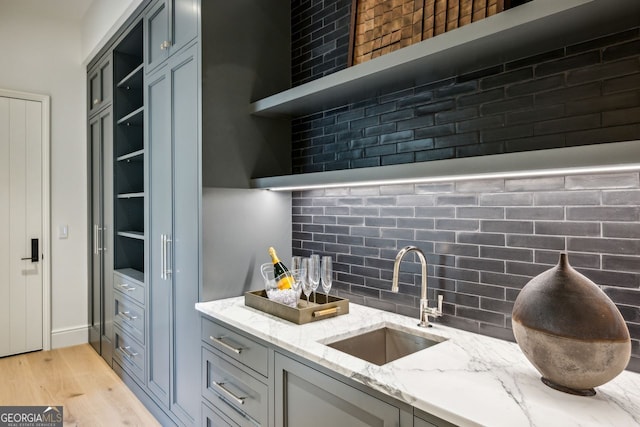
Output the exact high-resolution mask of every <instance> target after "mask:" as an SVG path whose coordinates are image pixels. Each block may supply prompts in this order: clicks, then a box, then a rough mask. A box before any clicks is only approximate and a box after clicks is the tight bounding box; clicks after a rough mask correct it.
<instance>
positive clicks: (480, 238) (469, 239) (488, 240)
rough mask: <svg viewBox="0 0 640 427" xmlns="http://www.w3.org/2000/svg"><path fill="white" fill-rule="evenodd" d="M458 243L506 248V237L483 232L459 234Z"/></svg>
mask: <svg viewBox="0 0 640 427" xmlns="http://www.w3.org/2000/svg"><path fill="white" fill-rule="evenodd" d="M457 234H458V235H457V242H458V243H472V244H476V245H490V246H504V244H505V235H504V234H497V233H496V234H492V233H481V232H475V233H473V232H470V233H466V232H458V233H457Z"/></svg>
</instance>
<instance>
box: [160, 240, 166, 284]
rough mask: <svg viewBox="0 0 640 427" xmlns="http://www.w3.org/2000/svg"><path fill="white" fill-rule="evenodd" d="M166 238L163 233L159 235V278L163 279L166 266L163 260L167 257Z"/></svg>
mask: <svg viewBox="0 0 640 427" xmlns="http://www.w3.org/2000/svg"><path fill="white" fill-rule="evenodd" d="M166 253H167V239H166V237H165V235H164V234H161V235H160V279H162V280H165V279H166V278H167V276H166V267H165V262H166V259H167V256H166Z"/></svg>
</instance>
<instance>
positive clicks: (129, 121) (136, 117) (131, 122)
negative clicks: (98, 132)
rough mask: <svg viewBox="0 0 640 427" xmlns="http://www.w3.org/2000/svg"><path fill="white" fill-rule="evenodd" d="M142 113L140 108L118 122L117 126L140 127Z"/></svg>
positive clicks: (142, 110) (142, 109)
mask: <svg viewBox="0 0 640 427" xmlns="http://www.w3.org/2000/svg"><path fill="white" fill-rule="evenodd" d="M143 112H144V107H140V108H138V109H137V110H135V111H132V112H131V113H129V114H127V115H126V116H124V117H123V118H121V119H120V120H118V124H119V125H126V126H142V119H143V114H142V113H143Z"/></svg>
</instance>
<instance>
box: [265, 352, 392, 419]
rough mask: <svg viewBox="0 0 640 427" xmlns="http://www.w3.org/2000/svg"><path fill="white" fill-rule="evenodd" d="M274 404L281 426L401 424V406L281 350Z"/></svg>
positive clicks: (276, 366)
mask: <svg viewBox="0 0 640 427" xmlns="http://www.w3.org/2000/svg"><path fill="white" fill-rule="evenodd" d="M275 406H276V410H275V421H276V425H278V426H305V427H316V426H317V427H325V426H349V427H357V426H381V427H382V426H384V427H392V426H393V427H396V426H399V425H402V424H401V411H400V409H399V408H397V407H395V406H393V405H391V404H389V403H387V402H384V401H382V400H379V399H377V398H375V397H373V396H371V395H369V394H367V393H364V392H362V391H360V390H358V389H356V388H353V387H351V386H349V385H347V384H345V383H343V382H341V381H338V380H336V379H334V378H332V377H330V376H328V375H326V374H323V373H321V372H319V371H317V370H315V369H313V368H310V367H308V366H306V365H304V364H302V363H300V362H297V361H295V360H293V359H290V358H288V357H286V356H283V355H281V354H279V353H276V355H275Z"/></svg>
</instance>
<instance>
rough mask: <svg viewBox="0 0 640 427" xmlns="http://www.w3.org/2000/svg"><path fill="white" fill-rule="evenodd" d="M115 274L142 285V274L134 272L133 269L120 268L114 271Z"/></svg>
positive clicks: (137, 271)
mask: <svg viewBox="0 0 640 427" xmlns="http://www.w3.org/2000/svg"><path fill="white" fill-rule="evenodd" d="M115 272H116V273H118V274H120V275H122V276H125V277H127V278H129V279H133V280H135V281H138V282H140V283H144V273H143V272H142V271H139V270H135V269H133V268H120V269H118V270H115Z"/></svg>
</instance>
